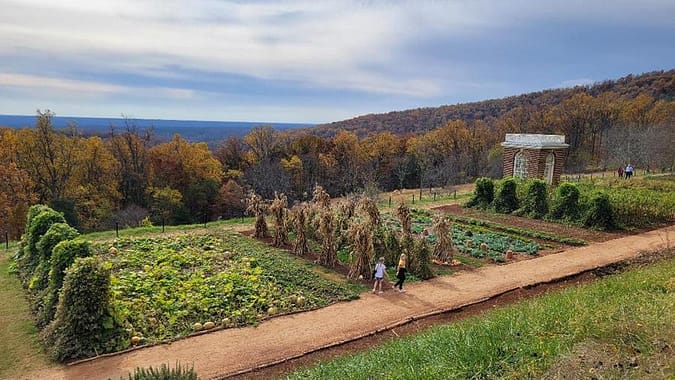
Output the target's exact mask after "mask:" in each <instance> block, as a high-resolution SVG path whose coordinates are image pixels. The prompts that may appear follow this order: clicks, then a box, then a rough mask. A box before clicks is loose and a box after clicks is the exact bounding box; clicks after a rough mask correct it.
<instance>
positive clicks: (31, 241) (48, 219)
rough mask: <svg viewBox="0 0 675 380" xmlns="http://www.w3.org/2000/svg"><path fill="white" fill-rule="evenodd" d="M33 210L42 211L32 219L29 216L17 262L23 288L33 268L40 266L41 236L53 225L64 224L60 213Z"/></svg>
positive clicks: (50, 210) (45, 207)
mask: <svg viewBox="0 0 675 380" xmlns="http://www.w3.org/2000/svg"><path fill="white" fill-rule="evenodd" d="M33 210H42V211H41V212H40V213H39V214H37V215H35V216H34V217H33V216H32V214H29V220H30V222H29V224H28V225H27V226H26V227H27V228H26V231H27V233H26V236H25V239H26V243H25V245H24V248H23V254H22V256H21V259H20V262H19V271H20V273H21V275H22V277H23V280H24V281H23V284H24V286H25V285H27V281H28V279H30V278H31V277H32V275H33V272H34V271H35V268H37V266H38V265H40V252H39V251H38V247H37V244H38V242H39V241H40V239H41V238H42V235H44V234H45V233H46V232H47V231H48V230H49V228H50V227H51V226H52V225H53V224H55V223H65V222H66V220H65V219H64V218H63V215H61V213H58V212H56V211H54V210H52V209H50V208H48V207H47V206H42V207H36V208H35V209H33V208H32V207H31V211H33ZM29 213H30V211H29Z"/></svg>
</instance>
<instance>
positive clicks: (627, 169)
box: [624, 164, 633, 179]
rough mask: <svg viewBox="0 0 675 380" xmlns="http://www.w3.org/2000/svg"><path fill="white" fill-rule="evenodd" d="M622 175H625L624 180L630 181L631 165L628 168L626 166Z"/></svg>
mask: <svg viewBox="0 0 675 380" xmlns="http://www.w3.org/2000/svg"><path fill="white" fill-rule="evenodd" d="M624 174H625V175H626V179H630V178H631V177H632V176H633V165H631V164H628V166H626V170H625V171H624Z"/></svg>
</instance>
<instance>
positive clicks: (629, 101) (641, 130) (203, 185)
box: [0, 87, 675, 238]
mask: <svg viewBox="0 0 675 380" xmlns="http://www.w3.org/2000/svg"><path fill="white" fill-rule="evenodd" d="M671 89H672V87H671ZM674 115H675V102H674V101H672V100H667V99H660V100H657V99H655V98H653V97H651V96H650V95H648V94H645V93H639V94H638V95H637V96H635V97H633V98H627V97H622V96H619V95H618V94H617V93H614V92H611V91H608V92H601V93H598V94H597V95H591V94H589V93H587V92H578V93H576V94H574V95H573V96H571V97H569V98H567V99H564V100H562V101H561V102H560V103H559V104H555V105H543V106H534V105H521V106H518V107H515V108H513V109H511V110H509V111H508V112H505V113H504V114H503V115H502V116H500V117H498V118H494V119H490V120H489V121H485V120H481V119H473V120H468V121H467V120H450V121H448V122H446V123H444V124H443V125H441V126H440V127H438V128H435V129H432V130H429V131H426V132H420V133H403V134H398V135H397V134H394V133H392V132H389V131H379V132H374V133H372V134H370V135H366V136H361V137H360V136H359V135H358V134H357V133H356V132H354V131H347V130H340V131H339V132H337V133H336V134H334V135H332V136H320V135H317V134H315V133H313V131H312V130H303V131H279V130H275V129H273V128H272V127H269V126H260V127H257V128H254V129H252V130H251V131H250V132H249V133H248V134H247V135H246V136H244V137H236V136H233V137H230V138H228V139H226V140H225V141H222V142H221V143H220V144H219V145H218V146H217V147H216V148H215V149H213V150H210V149H209V148H208V146H207V145H206V144H205V143H192V142H188V141H186V140H185V139H183V138H182V137H181V136H180V135H175V136H174V137H173V139H171V140H170V141H166V142H162V143H156V142H155V141H154V140H153V138H152V131H151V130H143V129H140V128H137V127H136V126H135V125H134V124H133V122H131V121H129V122H127V123H126V124H125V125H123V126H119V127H116V126H113V127H111V129H110V131H109V133H108V134H107V135H106V136H103V137H98V136H93V137H85V136H83V135H82V134H81V133H80V132H79V131H78V130H77V129H76V128H74V127H71V128H67V129H64V130H57V129H55V128H54V127H53V125H52V122H51V120H52V117H53V113H52V112H50V111H38V113H37V117H36V124H35V127H34V128H26V129H20V130H14V129H9V128H0V176H1V177H2V179H3V181H0V212H1V214H0V230H4V231H8V232H9V233H10V235H11V237H12V238H18V237H20V235H21V234H22V233H23V226H24V225H25V220H26V219H25V215H26V211H27V209H28V207H29V206H30V205H32V204H36V203H44V204H48V205H50V207H52V208H54V209H55V210H58V211H60V212H62V213H63V214H64V216H65V217H66V219H67V220H68V222H69V223H70V224H71V225H72V226H75V227H77V228H78V229H80V230H83V231H93V230H102V229H109V228H113V227H114V226H115V224H116V223H117V224H119V225H120V226H121V227H124V226H135V225H139V224H141V223H148V222H150V223H154V224H159V223H167V224H176V223H193V222H203V221H207V220H215V219H218V218H228V217H235V216H241V215H243V214H244V212H245V209H246V204H245V202H244V200H245V198H246V194H247V192H248V191H249V190H252V191H255V193H257V194H259V195H261V196H262V197H263V198H265V199H272V198H273V197H274V194H275V192H278V193H284V194H286V195H287V196H288V199H289V201H290V202H294V201H303V200H308V199H311V197H312V192H313V191H314V189H315V187H316V185H317V184H318V185H321V186H322V187H323V188H324V189H325V190H326V191H327V192H328V193H329V194H330V195H331V196H341V195H345V194H350V193H355V192H363V191H366V192H376V191H390V190H394V189H400V188H418V187H429V186H434V187H437V186H446V185H452V184H456V183H464V182H468V181H471V180H473V179H475V178H478V177H482V176H489V177H500V176H501V175H502V173H501V170H502V156H501V146H500V145H499V143H500V142H502V141H503V140H504V135H505V134H506V133H526V132H527V133H558V134H564V135H565V136H566V138H567V142H568V143H569V144H570V149H569V150H568V152H567V154H568V157H567V170H568V171H573V172H576V171H580V170H585V169H605V168H615V167H617V166H619V165H625V164H627V163H628V162H630V163H632V164H633V165H634V166H636V167H637V168H641V169H643V170H644V169H651V170H654V171H656V170H661V169H663V168H672V166H673V163H674V162H675V150H674V149H672V144H673V142H674V141H675V139H674V136H675V130H674V129H673V121H674Z"/></svg>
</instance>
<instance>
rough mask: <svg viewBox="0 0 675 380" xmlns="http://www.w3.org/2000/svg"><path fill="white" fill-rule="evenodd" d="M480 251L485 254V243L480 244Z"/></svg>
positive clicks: (486, 249) (486, 246) (486, 248)
mask: <svg viewBox="0 0 675 380" xmlns="http://www.w3.org/2000/svg"><path fill="white" fill-rule="evenodd" d="M480 250H481V251H483V252H487V251H488V245H487V244H485V243H480Z"/></svg>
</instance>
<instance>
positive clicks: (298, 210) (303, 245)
mask: <svg viewBox="0 0 675 380" xmlns="http://www.w3.org/2000/svg"><path fill="white" fill-rule="evenodd" d="M308 212H309V207H308V206H307V204H305V203H303V204H299V205H297V206H295V207H293V208H292V209H291V217H290V220H291V225H292V227H293V232H295V243H293V253H295V254H296V255H298V256H305V255H307V254H308V253H309V247H308V246H307V235H306V231H305V229H306V228H307V214H308Z"/></svg>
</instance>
